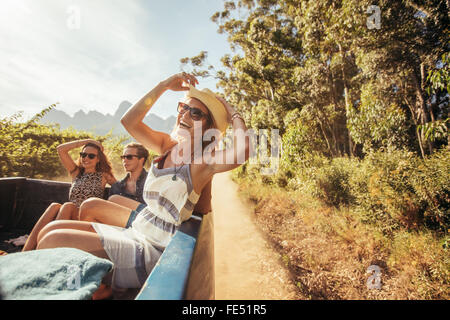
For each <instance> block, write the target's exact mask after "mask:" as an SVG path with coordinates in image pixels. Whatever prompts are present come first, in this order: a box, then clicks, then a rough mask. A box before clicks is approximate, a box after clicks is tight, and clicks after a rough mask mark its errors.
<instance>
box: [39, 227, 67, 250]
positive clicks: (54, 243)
mask: <svg viewBox="0 0 450 320" xmlns="http://www.w3.org/2000/svg"><path fill="white" fill-rule="evenodd" d="M64 239H65V235H64V231H63V230H51V231H48V232H47V233H46V234H45V235H44V236H43V237H42V238H41V239H39V240H38V244H37V246H36V250H39V249H49V248H57V247H58V246H60V245H61V243H62V241H63V240H64Z"/></svg>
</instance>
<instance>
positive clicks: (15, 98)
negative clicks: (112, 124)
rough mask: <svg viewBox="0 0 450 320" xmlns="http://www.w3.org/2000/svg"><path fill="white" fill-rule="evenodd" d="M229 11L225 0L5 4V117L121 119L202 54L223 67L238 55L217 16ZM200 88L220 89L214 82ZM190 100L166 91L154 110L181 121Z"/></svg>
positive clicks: (1, 31) (0, 39)
mask: <svg viewBox="0 0 450 320" xmlns="http://www.w3.org/2000/svg"><path fill="white" fill-rule="evenodd" d="M222 9H223V1H222V0H188V1H182V0H165V1H160V0H1V5H0V118H3V117H5V116H10V115H12V114H14V113H16V112H17V111H23V112H24V117H25V118H27V117H30V116H32V115H34V114H36V113H38V112H40V111H41V110H42V109H44V108H45V107H48V106H50V105H51V104H53V103H56V102H59V104H58V105H57V107H56V109H58V110H62V111H65V112H66V113H68V114H69V115H71V116H72V115H73V114H74V113H75V112H77V111H78V110H80V109H81V110H83V111H85V112H88V111H90V110H95V111H98V112H101V113H103V114H107V113H109V114H113V113H114V112H115V111H116V109H117V108H118V106H119V104H120V103H121V102H122V101H124V100H127V101H130V102H131V103H136V102H137V101H139V99H140V98H141V97H143V96H144V95H145V94H146V93H147V92H149V91H150V90H151V89H152V88H153V87H154V86H155V85H156V84H158V83H159V82H160V81H162V80H164V79H166V78H168V77H169V76H171V75H173V74H175V73H178V72H180V71H181V69H180V59H181V58H183V57H192V56H195V55H197V54H198V53H200V51H202V50H204V51H208V62H209V63H210V64H213V65H215V66H216V67H219V68H220V58H221V57H222V56H223V55H224V54H226V53H231V50H230V48H229V45H228V43H227V41H226V35H223V34H219V33H217V28H218V26H217V25H216V24H215V23H213V22H212V21H211V20H210V17H211V16H212V15H213V14H214V13H215V12H216V11H221V10H222ZM187 71H188V70H187ZM199 82H200V84H199V85H198V87H199V88H205V87H207V88H210V89H212V90H213V91H217V90H218V89H216V85H215V83H216V82H215V80H214V79H201V78H200V79H199ZM182 96H183V94H182V93H179V92H178V93H175V92H166V93H165V94H164V95H163V96H162V97H161V98H160V99H159V100H158V101H157V103H156V104H155V105H154V107H153V108H152V110H151V112H152V113H155V114H157V115H159V116H161V117H162V118H167V117H168V116H170V115H176V101H177V100H178V99H179V98H181V97H182Z"/></svg>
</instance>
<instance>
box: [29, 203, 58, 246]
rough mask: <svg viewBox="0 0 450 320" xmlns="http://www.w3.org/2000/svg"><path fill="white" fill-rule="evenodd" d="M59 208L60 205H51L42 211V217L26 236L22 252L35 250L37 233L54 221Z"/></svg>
mask: <svg viewBox="0 0 450 320" xmlns="http://www.w3.org/2000/svg"><path fill="white" fill-rule="evenodd" d="M60 208H61V204H59V203H56V202H54V203H52V204H51V205H50V206H48V208H47V210H45V211H44V213H43V214H42V216H41V217H40V218H39V220H38V222H36V224H35V225H34V227H33V230H31V233H30V235H29V236H28V239H27V242H26V243H25V245H24V246H23V249H22V251H29V250H34V249H36V245H37V237H38V234H39V232H40V231H41V230H42V228H44V227H45V226H46V225H47V224H48V223H50V222H52V221H53V220H55V218H56V216H57V214H58V212H59V209H60Z"/></svg>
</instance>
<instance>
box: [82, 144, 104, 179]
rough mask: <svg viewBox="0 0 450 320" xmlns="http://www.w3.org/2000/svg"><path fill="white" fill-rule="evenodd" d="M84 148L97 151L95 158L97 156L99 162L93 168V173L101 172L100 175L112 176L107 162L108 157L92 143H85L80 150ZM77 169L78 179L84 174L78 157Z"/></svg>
mask: <svg viewBox="0 0 450 320" xmlns="http://www.w3.org/2000/svg"><path fill="white" fill-rule="evenodd" d="M86 147H93V148H95V149H97V154H98V155H97V156H98V160H99V162H98V163H97V165H96V166H95V171H96V172H102V173H109V174H110V175H113V173H112V167H111V163H110V162H109V160H108V157H107V156H106V155H105V154H104V153H103V151H102V150H101V149H100V147H99V146H97V145H96V144H93V143H87V144H85V145H84V146H83V149H82V150H84V149H85V148H86ZM77 167H78V177H80V176H82V175H83V173H84V167H83V165H82V162H81V157H78V160H77Z"/></svg>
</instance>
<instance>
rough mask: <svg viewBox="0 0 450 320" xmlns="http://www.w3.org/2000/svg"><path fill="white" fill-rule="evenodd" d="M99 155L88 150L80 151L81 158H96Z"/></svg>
mask: <svg viewBox="0 0 450 320" xmlns="http://www.w3.org/2000/svg"><path fill="white" fill-rule="evenodd" d="M96 156H97V155H96V154H95V153H86V152H80V157H81V158H83V159H84V158H86V157H88V158H89V159H91V160H92V159H94V158H95V157H96Z"/></svg>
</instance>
